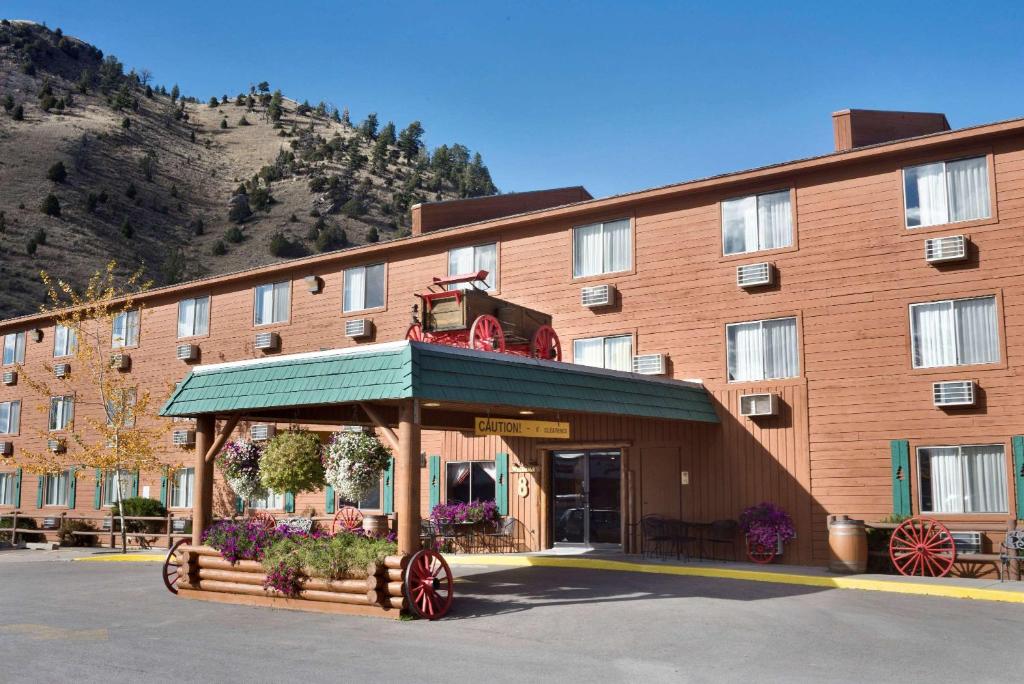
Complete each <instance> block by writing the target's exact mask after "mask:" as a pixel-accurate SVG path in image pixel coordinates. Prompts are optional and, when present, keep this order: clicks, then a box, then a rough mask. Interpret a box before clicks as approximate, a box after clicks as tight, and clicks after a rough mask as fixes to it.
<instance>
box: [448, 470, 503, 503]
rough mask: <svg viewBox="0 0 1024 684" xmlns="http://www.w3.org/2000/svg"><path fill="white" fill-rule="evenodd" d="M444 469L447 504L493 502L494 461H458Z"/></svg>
mask: <svg viewBox="0 0 1024 684" xmlns="http://www.w3.org/2000/svg"><path fill="white" fill-rule="evenodd" d="M445 468H446V469H447V471H446V472H447V478H446V482H447V485H448V487H447V489H446V490H445V491H446V492H447V497H448V498H447V503H450V504H453V503H471V502H473V501H494V480H495V474H496V472H497V471H496V470H495V467H494V461H459V462H457V463H448V464H447V465H446V466H445Z"/></svg>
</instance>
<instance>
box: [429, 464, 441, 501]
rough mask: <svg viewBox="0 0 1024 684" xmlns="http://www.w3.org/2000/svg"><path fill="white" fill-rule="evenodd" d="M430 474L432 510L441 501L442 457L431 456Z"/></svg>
mask: <svg viewBox="0 0 1024 684" xmlns="http://www.w3.org/2000/svg"><path fill="white" fill-rule="evenodd" d="M428 472H429V474H430V509H429V510H430V511H433V510H434V508H435V507H436V506H437V505H438V504H439V503H441V457H440V456H431V457H430V459H429V461H428Z"/></svg>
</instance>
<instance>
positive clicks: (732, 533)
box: [704, 520, 740, 561]
mask: <svg viewBox="0 0 1024 684" xmlns="http://www.w3.org/2000/svg"><path fill="white" fill-rule="evenodd" d="M739 528H740V525H739V523H738V522H736V521H735V520H713V521H712V522H711V524H710V525H709V526H708V528H707V532H706V533H705V535H704V542H705V543H706V544H707V545H708V546H710V547H711V553H710V558H712V559H715V560H725V559H724V558H717V556H716V555H715V547H716V546H717V547H725V549H727V550H728V551H729V552H730V554H731V555H732V560H733V561H735V560H736V531H737V530H739Z"/></svg>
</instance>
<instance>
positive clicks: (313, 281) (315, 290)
mask: <svg viewBox="0 0 1024 684" xmlns="http://www.w3.org/2000/svg"><path fill="white" fill-rule="evenodd" d="M303 280H304V281H305V283H306V292H308V293H309V294H319V293H320V290H321V289H323V286H324V281H323V280H322V279H321V278H320V276H315V275H309V276H306V277H305V278H303Z"/></svg>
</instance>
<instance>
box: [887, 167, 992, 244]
mask: <svg viewBox="0 0 1024 684" xmlns="http://www.w3.org/2000/svg"><path fill="white" fill-rule="evenodd" d="M975 159H980V160H982V161H983V162H984V166H985V180H986V184H985V192H986V193H987V194H988V215H986V216H975V217H973V218H966V219H960V220H958V221H951V220H950V219H949V173H948V171H947V170H946V167H947V166H948V165H949V164H955V163H956V162H963V161H971V160H975ZM933 164H942V192H943V196H944V197H945V200H946V220H945V221H940V222H939V223H928V224H918V225H916V226H912V225H910V222H909V220H908V219H909V216H908V212H909V211H910V207H908V206H907V171H909V170H911V169H918V168H921V167H922V166H932V165H933ZM900 178H901V180H902V181H903V188H902V194H903V225H904V227H905V228H906V229H907V230H919V229H922V228H936V227H939V226H948V225H952V224H956V223H967V222H968V221H985V220H988V219H991V218H992V206H993V205H992V200H993V198H992V169H991V168H989V164H988V155H987V154H980V155H972V156H969V157H957V158H955V159H941V160H937V161H930V162H925V163H923V164H913V165H911V166H905V167H903V169H902V170H901V172H900ZM920 201H921V198H920V197H918V206H920Z"/></svg>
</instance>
